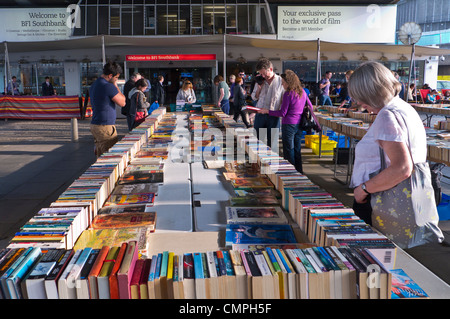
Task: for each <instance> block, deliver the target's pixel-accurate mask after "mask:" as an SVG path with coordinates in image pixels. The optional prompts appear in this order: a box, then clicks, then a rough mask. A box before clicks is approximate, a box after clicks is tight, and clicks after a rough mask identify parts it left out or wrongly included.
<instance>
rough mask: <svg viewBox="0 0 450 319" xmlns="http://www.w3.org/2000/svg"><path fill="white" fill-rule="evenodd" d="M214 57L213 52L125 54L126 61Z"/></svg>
mask: <svg viewBox="0 0 450 319" xmlns="http://www.w3.org/2000/svg"><path fill="white" fill-rule="evenodd" d="M215 59H216V55H215V54H150V55H148V54H138V55H127V56H126V60H127V61H200V60H215Z"/></svg>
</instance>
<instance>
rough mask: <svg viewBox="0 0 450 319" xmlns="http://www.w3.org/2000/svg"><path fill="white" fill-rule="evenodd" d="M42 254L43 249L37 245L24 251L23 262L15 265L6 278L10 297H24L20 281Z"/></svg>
mask: <svg viewBox="0 0 450 319" xmlns="http://www.w3.org/2000/svg"><path fill="white" fill-rule="evenodd" d="M41 255H42V250H41V248H40V247H35V248H31V250H27V251H26V252H25V253H24V255H23V259H22V260H21V262H20V263H19V264H17V266H15V267H14V269H13V271H12V272H11V274H9V276H8V277H7V278H6V286H7V289H8V293H9V296H10V299H23V294H22V289H21V285H20V283H21V281H22V279H23V278H24V277H25V276H26V274H27V272H28V271H30V270H31V269H32V267H33V265H34V263H35V262H36V261H37V260H38V259H39V258H40V256H41Z"/></svg>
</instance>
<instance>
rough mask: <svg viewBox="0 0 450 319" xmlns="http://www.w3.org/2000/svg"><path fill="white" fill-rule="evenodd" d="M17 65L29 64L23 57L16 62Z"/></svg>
mask: <svg viewBox="0 0 450 319" xmlns="http://www.w3.org/2000/svg"><path fill="white" fill-rule="evenodd" d="M18 63H19V64H27V63H29V62H28V60H27V59H25V58H24V57H22V58H21V59H20V60H19V61H18Z"/></svg>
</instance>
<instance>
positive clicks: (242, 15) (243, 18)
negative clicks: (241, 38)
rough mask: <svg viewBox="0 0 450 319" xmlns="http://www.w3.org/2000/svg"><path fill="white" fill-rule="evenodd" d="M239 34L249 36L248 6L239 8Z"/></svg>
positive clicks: (239, 6)
mask: <svg viewBox="0 0 450 319" xmlns="http://www.w3.org/2000/svg"><path fill="white" fill-rule="evenodd" d="M237 21H238V25H237V27H238V33H240V34H248V11H247V5H238V6H237Z"/></svg>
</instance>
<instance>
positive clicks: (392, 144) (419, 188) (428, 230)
mask: <svg viewBox="0 0 450 319" xmlns="http://www.w3.org/2000/svg"><path fill="white" fill-rule="evenodd" d="M348 88H349V94H350V96H351V98H352V99H353V100H354V101H356V102H357V103H358V104H360V105H362V106H363V107H364V108H366V109H367V110H368V111H369V112H371V113H374V114H377V116H376V119H375V121H374V122H373V124H372V125H371V126H370V128H369V129H368V131H367V133H366V134H365V135H364V137H363V138H362V139H361V140H360V141H359V142H358V144H357V145H356V148H355V162H354V168H353V173H352V178H351V184H350V186H351V187H352V188H354V197H355V201H354V205H353V209H354V210H355V213H356V214H357V215H358V216H359V217H360V218H361V219H363V220H364V221H365V222H366V223H368V224H370V225H372V224H373V226H374V227H375V228H377V229H378V230H380V231H381V232H382V233H384V234H385V235H386V236H387V237H388V238H390V239H392V240H394V242H396V243H397V244H398V245H399V246H400V247H402V248H409V247H413V246H417V245H421V244H423V243H425V242H433V241H434V242H442V240H443V234H442V232H441V230H440V229H439V227H438V219H439V217H438V214H437V209H436V203H435V199H434V196H433V187H432V185H431V176H430V175H431V174H430V169H429V167H428V163H427V141H426V134H425V128H424V126H423V123H422V120H421V119H420V116H419V115H418V113H417V112H416V110H415V109H414V108H413V107H412V106H411V105H409V104H408V103H406V102H405V101H403V100H402V99H401V98H400V97H399V93H400V91H401V84H400V82H399V81H398V80H397V79H396V78H395V77H394V75H393V74H392V72H391V71H390V70H389V69H387V68H386V67H385V66H384V65H382V64H380V63H378V62H372V61H371V62H366V63H364V64H362V65H361V66H359V67H358V69H356V70H355V72H354V73H353V74H352V76H351V77H350V80H349V85H348ZM388 196H390V197H389V199H388ZM416 209H419V210H420V212H417V210H416Z"/></svg>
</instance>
